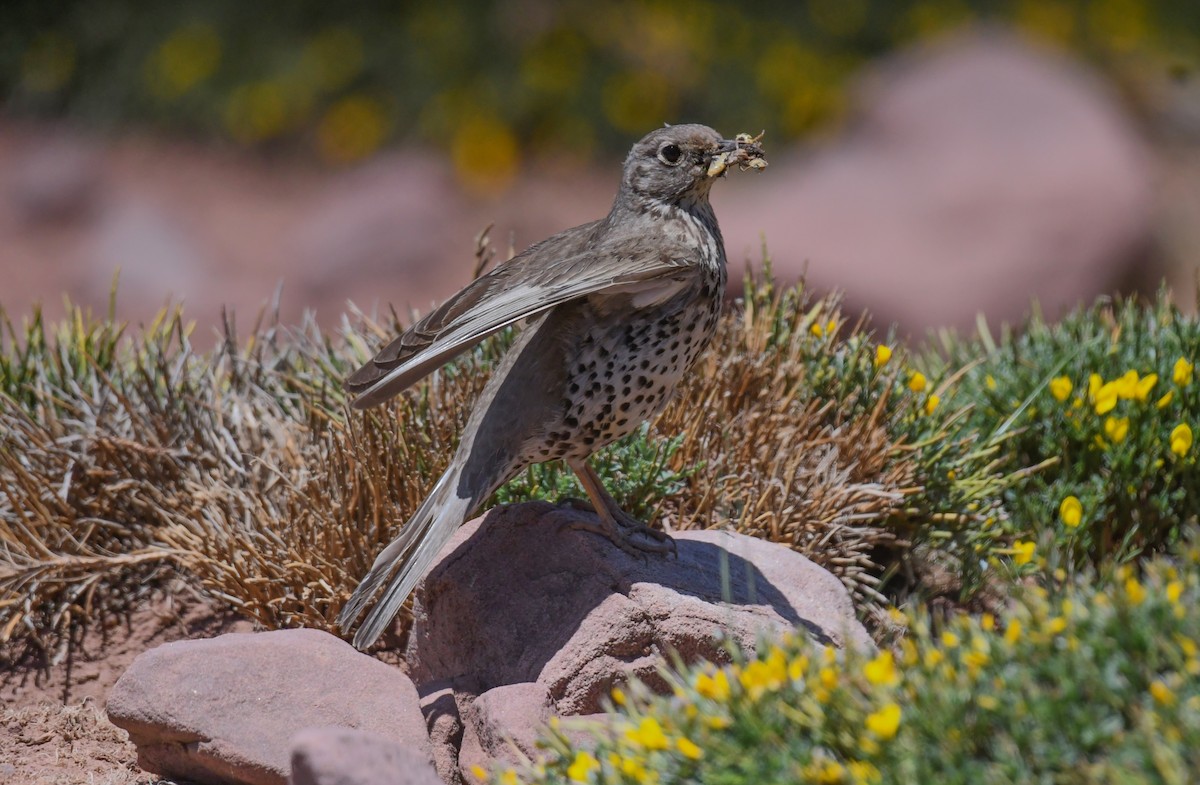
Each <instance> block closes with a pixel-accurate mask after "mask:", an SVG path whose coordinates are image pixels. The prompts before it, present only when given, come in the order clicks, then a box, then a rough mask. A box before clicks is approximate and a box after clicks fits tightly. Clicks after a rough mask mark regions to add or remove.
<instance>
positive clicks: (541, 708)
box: [458, 683, 554, 779]
mask: <svg viewBox="0 0 1200 785" xmlns="http://www.w3.org/2000/svg"><path fill="white" fill-rule="evenodd" d="M463 713H464V719H465V729H464V733H463V740H462V749H461V750H460V752H459V758H458V760H459V768H460V769H461V770H462V771H463V772H464V779H465V773H466V772H469V771H470V770H471V767H472V766H482V767H483V768H484V769H489V768H491V767H492V766H494V765H495V764H496V763H497V762H499V763H506V764H512V765H516V764H518V763H521V762H522V760H523V759H525V760H531V759H534V758H536V757H537V756H538V754H539V751H538V749H537V739H538V736H539V735H540V733H541V731H542V729H543V728H544V726H545V725H546V723H547V722H549V721H550V717H551V716H552V715H553V713H554V707H553V705H552V703H551V701H550V693H549V691H548V690H547V689H546V687H545V686H543V685H541V684H536V683H524V684H506V685H503V686H501V687H493V688H492V689H490V690H488V691H487V692H485V693H483V694H482V695H480V696H479V697H478V698H476V699H475V700H474V701H472V702H470V703H469V704H467V706H466V707H465V711H464V712H463Z"/></svg>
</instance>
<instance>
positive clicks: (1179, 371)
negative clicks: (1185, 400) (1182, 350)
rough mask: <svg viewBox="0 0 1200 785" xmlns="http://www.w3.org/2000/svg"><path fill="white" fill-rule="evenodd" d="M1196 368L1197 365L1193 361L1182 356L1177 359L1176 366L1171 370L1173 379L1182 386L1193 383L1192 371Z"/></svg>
mask: <svg viewBox="0 0 1200 785" xmlns="http://www.w3.org/2000/svg"><path fill="white" fill-rule="evenodd" d="M1194 370H1195V366H1194V365H1193V364H1192V363H1190V362H1188V361H1187V360H1185V359H1184V358H1182V357H1180V358H1179V359H1178V360H1176V361H1175V367H1174V369H1172V371H1171V381H1173V382H1175V383H1176V384H1178V385H1179V386H1180V387H1186V386H1187V385H1189V384H1191V383H1192V371H1194Z"/></svg>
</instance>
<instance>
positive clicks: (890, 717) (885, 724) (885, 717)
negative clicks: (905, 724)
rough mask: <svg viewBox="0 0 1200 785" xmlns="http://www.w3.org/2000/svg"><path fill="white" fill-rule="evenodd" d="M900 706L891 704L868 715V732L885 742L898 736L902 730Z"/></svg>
mask: <svg viewBox="0 0 1200 785" xmlns="http://www.w3.org/2000/svg"><path fill="white" fill-rule="evenodd" d="M900 715H901V711H900V706H899V705H898V704H895V703H889V704H887V705H885V706H884V707H883V708H881V709H880V710H879V711H875V712H872V713H870V714H868V715H867V730H869V731H871V733H874V734H875V735H876V736H878V737H879V738H880V739H883V740H884V741H886V740H888V739H890V738H892V737H893V736H895V735H896V731H897V730H899V729H900Z"/></svg>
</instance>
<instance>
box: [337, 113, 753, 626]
mask: <svg viewBox="0 0 1200 785" xmlns="http://www.w3.org/2000/svg"><path fill="white" fill-rule="evenodd" d="M757 141H758V140H757V139H750V138H749V137H747V136H745V135H740V136H738V137H737V138H736V139H734V140H729V139H724V138H722V137H721V135H720V134H718V133H717V132H716V131H714V130H712V129H711V128H707V127H705V126H703V125H676V126H668V127H666V128H660V129H658V130H656V131H653V132H651V133H650V134H648V135H647V136H646V137H645V138H644V139H642V140H641V141H640V142H638V143H637V144H635V145H634V146H633V150H632V151H630V153H629V156H628V158H626V159H625V166H624V174H623V176H622V178H621V187H620V190H618V191H617V197H616V199H615V200H614V202H613V206H612V210H611V211H610V212H609V214H608V216H607V217H606V218H603V219H601V220H599V221H594V222H592V223H588V224H584V225H582V226H577V227H575V228H574V229H568V230H567V231H565V232H562V233H560V234H556V235H554V236H553V237H551V238H549V239H547V240H543V241H542V242H540V243H538V244H536V245H534V246H531V247H530V248H528V249H527V250H525V251H524V252H523V253H521V254H519V255H517V256H515V257H513V258H512V259H510V260H509V261H507V262H505V263H503V264H501V265H499V266H498V267H496V268H495V269H494V270H492V271H491V272H490V273H488V274H487V275H485V276H483V277H481V278H478V279H477V280H475V281H474V282H472V283H471V284H470V285H469V286H467V287H466V288H465V289H463V290H462V291H460V292H459V293H458V294H456V295H454V296H453V297H451V298H450V299H449V300H447V301H446V302H445V303H444V304H443V305H441V306H440V307H439V308H437V309H436V310H434V311H433V312H431V313H430V314H429V315H428V316H426V317H424V318H423V319H421V320H420V321H418V322H417V323H416V324H414V325H413V326H412V327H411V328H409V329H408V330H407V331H406V332H405V333H404V334H403V335H401V336H400V337H398V338H396V339H395V340H394V341H392V342H391V343H390V344H388V345H387V346H386V347H385V348H384V349H383V350H382V351H380V352H379V354H377V355H376V356H375V358H374V359H373V360H371V361H370V362H368V363H367V364H366V365H364V366H363V367H362V368H360V369H359V370H358V371H357V372H355V373H354V374H353V375H352V376H350V378H349V379H348V380H347V382H346V387H347V389H349V390H350V391H351V392H353V393H356V394H357V396H358V397H357V398H356V399H355V400H354V404H353V405H354V407H355V408H360V409H362V408H367V407H370V406H375V405H377V404H380V403H383V402H384V401H386V400H388V399H389V398H391V397H392V396H394V395H396V394H397V393H399V392H400V391H401V390H403V389H405V388H406V387H408V386H409V385H411V384H413V383H414V382H416V381H417V380H418V379H420V378H422V377H423V376H425V375H427V374H428V373H430V372H431V371H433V370H434V369H436V368H438V367H439V366H441V365H442V364H444V363H445V362H446V361H448V360H450V359H451V358H453V357H454V356H455V355H458V354H459V353H461V352H463V351H465V350H466V349H468V348H470V347H471V346H473V345H475V344H476V343H478V342H479V341H481V340H483V339H484V338H486V337H487V336H489V335H491V334H492V333H495V332H496V331H498V330H500V329H502V328H504V327H507V326H509V325H512V324H515V323H517V322H519V321H522V320H525V321H526V326H525V327H524V329H523V330H522V331H521V333H520V335H519V336H518V338H517V340H516V342H515V343H514V345H513V346H512V348H511V349H509V350H508V352H507V354H506V355H505V356H504V358H503V360H502V361H501V363H500V366H499V367H498V368H497V369H496V372H495V375H494V376H493V377H492V379H491V381H490V382H489V383H488V385H487V387H486V388H485V389H484V391H483V393H482V395H481V396H480V398H479V401H478V403H476V405H475V408H474V410H473V412H472V414H471V417H470V420H469V422H468V423H467V426H466V430H465V431H464V432H463V435H462V440H461V442H460V444H459V446H458V451H457V452H456V453H455V455H454V459H453V460H452V461H451V462H450V467H449V468H448V469H447V470H446V472H445V473H444V474H443V475H442V477H441V479H439V480H438V481H437V484H436V485H435V486H434V487H433V490H432V491H431V492H430V494H429V496H428V498H426V499H425V501H424V502H423V503H422V504H421V506H420V508H418V509H417V511H416V512H415V513H414V514H413V516H412V517H411V518H410V519H409V520H408V522H407V523H405V525H404V527H403V528H402V529H401V530H400V534H399V536H398V537H396V539H395V540H394V541H393V542H392V543H391V544H390V545H388V546H387V547H386V548H385V549H384V550H383V552H382V553H380V554H379V557H378V558H377V559H376V560H375V563H374V565H373V566H372V567H371V570H370V572H368V573H367V575H366V577H365V578H364V579H363V581H362V583H361V584H360V585H359V587H358V589H356V590H355V592H354V595H353V596H352V597H351V598H350V600H349V602H347V603H346V606H345V607H344V608H343V609H342V611H341V614H340V615H339V616H338V623H339V624H340V625H341V626H342V628H343V629H347V628H348V627H349V625H350V624H352V623H353V621H354V620H355V619H356V618H357V617H358V615H359V614H360V613H361V612H362V610H363V608H364V607H366V605H367V603H368V602H369V601H370V600H371V599H372V598H373V597H374V595H375V593H376V590H377V589H378V588H379V586H380V584H382V583H384V582H385V581H386V582H387V588H386V589H385V591H384V593H383V595H382V597H381V598H380V599H379V601H378V602H377V603H376V604H375V606H374V607H373V608H372V609H371V610H370V612H369V613H368V614H367V616H366V618H365V619H364V620H363V623H362V625H361V626H360V627H359V629H358V631H357V633H356V634H355V636H354V645H355V646H356V647H358V648H360V649H362V648H365V647H367V646H369V645H371V643H373V642H374V641H375V639H376V638H378V637H379V635H380V633H381V632H382V631H383V630H384V628H385V627H386V626H387V625H388V624H389V623H390V622H391V621H392V619H393V618H394V617H395V615H396V613H397V612H398V611H399V610H400V606H401V605H402V604H403V603H404V600H405V599H406V598H407V597H408V595H409V593H410V592H411V591H412V589H413V587H414V586H415V585H416V584H417V582H418V581H419V580H420V579H421V578H422V577H423V576H424V574H425V572H426V571H427V570H428V569H429V567H430V566H431V565H432V563H433V561H434V559H435V557H436V556H437V554H438V552H439V551H440V550H441V549H442V547H443V546H444V545H445V544H446V542H447V541H448V540H449V539H450V537H451V535H452V534H453V533H454V531H455V529H457V528H458V526H459V525H460V524H462V523H463V521H464V520H466V518H467V516H469V515H470V514H471V513H472V512H474V510H475V509H476V507H477V506H478V505H480V504H481V503H482V502H483V501H484V500H485V499H487V498H488V497H489V496H490V495H491V494H492V493H493V492H494V491H495V490H496V489H497V488H498V487H500V486H501V485H502V484H503V483H505V482H507V481H508V480H509V479H510V478H512V477H513V476H514V475H515V474H517V473H518V472H519V471H521V470H522V469H524V468H525V467H527V466H529V465H530V464H533V463H540V462H543V461H551V460H556V459H560V460H563V461H565V462H566V463H567V465H568V466H570V467H571V469H572V470H573V471H574V472H575V474H576V475H578V477H579V481H580V483H581V484H582V485H583V488H584V490H585V491H586V492H587V495H588V498H589V499H590V501H591V503H592V505H593V507H594V508H595V511H596V513H597V516H598V519H599V520H598V523H596V524H594V525H592V526H586V525H585V526H582V528H590V529H592V530H594V531H598V532H601V533H603V534H604V535H606V536H607V537H609V538H610V539H611V540H612V541H613V542H614V543H616V544H617V545H619V546H621V547H622V548H625V549H626V550H629V549H636V550H646V551H665V550H669V549H670V547H671V546H672V543H671V542H670V538H669V537H668V536H667V535H666V534H664V533H663V532H659V531H656V530H653V529H650V528H649V527H647V526H645V525H644V524H642V523H640V522H638V521H637V520H635V519H633V518H632V516H630V515H628V514H626V513H625V512H623V511H622V510H621V509H620V508H619V507H618V505H617V502H616V501H615V500H614V499H613V498H612V497H611V496H610V495H609V494H608V493H607V491H605V489H604V486H603V485H602V484H601V481H600V478H599V476H597V474H596V472H595V470H593V469H592V468H591V467H590V466H589V465H588V463H587V459H588V457H589V456H590V455H591V454H592V453H594V452H595V451H597V450H599V449H600V448H602V447H604V446H605V445H607V444H609V443H611V442H613V441H614V440H616V439H620V438H621V437H622V436H625V435H626V434H629V433H631V432H632V431H634V430H635V429H636V428H637V427H638V426H639V425H640V424H641V423H642V422H644V421H645V420H647V419H649V418H651V417H653V416H654V415H655V414H657V413H658V412H659V411H660V410H661V409H662V408H663V406H664V405H666V403H667V401H668V400H669V399H670V397H671V394H672V392H673V391H674V389H675V386H676V385H677V384H678V382H679V379H680V377H682V376H683V374H684V373H686V372H687V370H688V368H689V367H691V365H692V364H693V363H694V362H695V361H696V358H697V357H698V356H699V354H700V352H701V350H703V349H704V347H705V345H706V344H707V343H708V342H709V340H710V339H711V337H712V335H713V332H714V330H715V328H716V325H717V317H718V316H719V314H720V311H721V300H722V296H723V292H724V289H725V278H726V270H725V248H724V244H723V242H722V239H721V231H720V229H719V228H718V227H717V219H716V216H714V215H713V211H712V207H711V206H710V205H709V201H708V193H709V190H710V189H711V188H712V184H713V182H715V180H716V179H717V177H718V176H719V175H721V174H722V173H723V172H724V171H725V169H726V168H727V167H729V166H733V165H740V166H750V167H752V168H762V167H764V166H765V165H766V161H765V159H764V158H763V153H762V149H761V148H760V147H759V146H758V143H757Z"/></svg>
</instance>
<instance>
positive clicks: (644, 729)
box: [625, 717, 669, 750]
mask: <svg viewBox="0 0 1200 785" xmlns="http://www.w3.org/2000/svg"><path fill="white" fill-rule="evenodd" d="M625 738H627V739H628V740H629V741H631V742H633V743H634V744H637V745H638V746H641V747H645V748H646V749H648V750H665V749H666V748H667V747H668V746H669V745H668V742H667V735H666V734H665V733H663V729H662V725H659V724H658V720H656V719H654V718H653V717H644V718H642V721H641V722H640V723H638V726H637V728H636V729H635V728H630V729H629V730H627V731H625Z"/></svg>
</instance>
